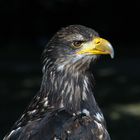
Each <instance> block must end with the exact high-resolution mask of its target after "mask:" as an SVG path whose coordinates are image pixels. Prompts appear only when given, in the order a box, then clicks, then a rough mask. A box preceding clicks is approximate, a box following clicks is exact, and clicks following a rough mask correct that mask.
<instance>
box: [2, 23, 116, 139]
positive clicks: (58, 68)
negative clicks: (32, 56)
mask: <svg viewBox="0 0 140 140" xmlns="http://www.w3.org/2000/svg"><path fill="white" fill-rule="evenodd" d="M107 54H109V55H110V56H111V58H113V57H114V50H113V47H112V45H111V43H110V42H109V41H107V40H106V39H103V38H101V37H100V36H99V34H98V33H97V32H96V31H95V30H93V29H91V28H89V27H85V26H83V25H69V26H67V27H64V28H62V29H60V30H59V31H58V32H57V33H56V34H55V35H54V36H53V37H52V38H51V39H50V41H49V42H48V43H47V45H46V47H45V49H44V51H43V55H42V56H43V69H42V73H43V76H42V82H41V86H40V90H39V92H38V93H37V94H36V95H35V97H34V98H33V100H32V101H31V103H30V104H29V106H28V107H27V109H26V110H25V111H24V113H23V114H22V115H21V117H20V118H19V119H18V121H17V122H16V123H15V124H14V125H13V127H12V128H11V130H10V132H9V133H8V134H7V135H6V136H5V137H4V139H3V140H110V136H109V133H108V131H107V128H106V123H105V119H104V116H103V114H102V112H101V110H100V108H99V106H98V104H97V102H96V100H95V97H94V94H93V92H94V76H93V72H92V66H93V65H92V64H94V62H95V61H96V60H97V58H99V56H100V55H107Z"/></svg>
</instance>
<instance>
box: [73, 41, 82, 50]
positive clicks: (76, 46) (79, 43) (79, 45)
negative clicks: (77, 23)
mask: <svg viewBox="0 0 140 140" xmlns="http://www.w3.org/2000/svg"><path fill="white" fill-rule="evenodd" d="M82 43H83V41H74V42H73V46H74V47H75V48H80V47H81V44H82Z"/></svg>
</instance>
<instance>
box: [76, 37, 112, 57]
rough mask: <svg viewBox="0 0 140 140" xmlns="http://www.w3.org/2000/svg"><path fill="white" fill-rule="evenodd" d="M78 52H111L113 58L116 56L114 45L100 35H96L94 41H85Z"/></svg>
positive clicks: (100, 53)
mask: <svg viewBox="0 0 140 140" xmlns="http://www.w3.org/2000/svg"><path fill="white" fill-rule="evenodd" d="M77 54H99V55H102V54H110V56H111V58H114V50H113V47H112V45H111V44H110V42H109V41H107V40H106V39H103V38H100V37H96V38H94V39H93V40H92V41H90V42H86V43H84V44H83V45H82V47H81V49H80V50H79V51H78V52H77Z"/></svg>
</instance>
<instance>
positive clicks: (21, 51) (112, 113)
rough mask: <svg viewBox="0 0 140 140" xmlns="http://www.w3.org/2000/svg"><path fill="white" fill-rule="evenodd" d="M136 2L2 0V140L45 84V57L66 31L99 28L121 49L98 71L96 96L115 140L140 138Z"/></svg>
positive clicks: (95, 70)
mask: <svg viewBox="0 0 140 140" xmlns="http://www.w3.org/2000/svg"><path fill="white" fill-rule="evenodd" d="M139 18H140V15H139V4H138V3H136V1H134V0H133V1H122V0H121V1H120V0H117V1H113V0H112V1H111V0H108V1H101V0H40V1H36V0H30V1H29V0H12V1H11V0H1V1H0V139H2V137H3V136H4V135H5V133H7V131H9V129H10V128H11V126H12V125H13V123H14V122H15V121H16V120H17V119H18V117H19V116H20V115H21V114H22V113H23V111H24V109H25V107H26V106H27V105H28V104H29V102H30V100H31V99H32V98H33V96H34V95H35V94H36V93H37V91H38V90H39V87H40V83H41V77H42V72H41V69H42V64H41V59H40V56H41V53H42V51H43V48H44V46H45V44H46V43H47V42H48V40H49V39H50V37H51V36H52V35H53V34H54V33H55V32H56V31H57V30H58V29H60V28H61V27H64V26H67V25H69V24H82V25H86V26H88V27H91V28H94V29H95V30H96V31H98V32H99V33H100V35H101V36H102V37H104V38H106V39H108V40H109V41H110V42H111V43H112V45H113V46H114V49H115V59H113V60H111V59H110V58H109V57H108V56H106V57H102V58H101V59H100V60H99V61H98V62H97V63H96V64H95V65H94V68H93V73H94V76H95V79H96V86H95V93H96V94H95V96H96V100H97V101H98V103H99V105H100V107H101V109H102V110H103V112H104V114H105V117H106V119H107V126H108V130H109V133H110V135H111V137H112V140H138V139H140V138H139V137H140V136H139V132H140V55H139V54H140V52H139V51H140V36H139V34H140V32H139V29H138V28H139V23H138V22H139Z"/></svg>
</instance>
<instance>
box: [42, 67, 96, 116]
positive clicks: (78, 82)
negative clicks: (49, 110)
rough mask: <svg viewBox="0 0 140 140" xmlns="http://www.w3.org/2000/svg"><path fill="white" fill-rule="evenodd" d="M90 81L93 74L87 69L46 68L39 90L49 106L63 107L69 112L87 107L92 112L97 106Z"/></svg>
mask: <svg viewBox="0 0 140 140" xmlns="http://www.w3.org/2000/svg"><path fill="white" fill-rule="evenodd" d="M92 82H93V75H92V74H91V73H90V72H88V71H84V72H83V71H82V72H78V71H69V70H68V69H66V70H63V71H57V70H54V69H47V71H45V73H44V76H43V82H42V86H41V90H42V91H41V92H42V93H43V94H44V96H45V97H47V99H48V102H47V103H48V105H49V106H53V107H54V108H65V109H66V110H68V111H69V112H71V113H77V112H81V111H82V110H83V109H84V108H88V110H91V111H90V112H92V113H93V114H94V113H96V112H97V111H98V106H97V104H96V101H95V99H94V96H93V85H92ZM93 108H94V109H93Z"/></svg>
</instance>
